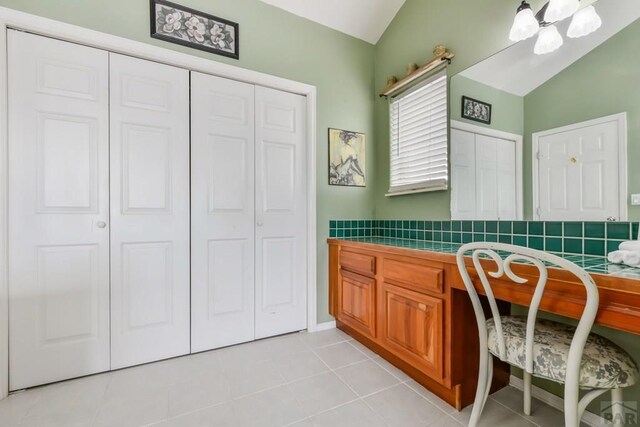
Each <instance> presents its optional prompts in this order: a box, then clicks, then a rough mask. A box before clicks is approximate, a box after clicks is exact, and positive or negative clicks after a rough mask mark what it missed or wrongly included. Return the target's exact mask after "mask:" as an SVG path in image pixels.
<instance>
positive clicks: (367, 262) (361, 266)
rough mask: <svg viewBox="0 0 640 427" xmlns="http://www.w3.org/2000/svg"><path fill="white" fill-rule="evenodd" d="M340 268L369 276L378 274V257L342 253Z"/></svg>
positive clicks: (347, 252) (343, 251)
mask: <svg viewBox="0 0 640 427" xmlns="http://www.w3.org/2000/svg"><path fill="white" fill-rule="evenodd" d="M340 267H341V268H342V269H344V270H348V271H353V272H355V273H361V274H364V275H367V276H375V274H376V257H374V256H371V255H365V254H360V253H357V252H349V251H345V250H342V251H340Z"/></svg>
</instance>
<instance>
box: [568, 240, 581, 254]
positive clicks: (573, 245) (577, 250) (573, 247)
mask: <svg viewBox="0 0 640 427" xmlns="http://www.w3.org/2000/svg"><path fill="white" fill-rule="evenodd" d="M563 252H565V253H571V254H581V253H582V239H567V238H565V239H564V249H563Z"/></svg>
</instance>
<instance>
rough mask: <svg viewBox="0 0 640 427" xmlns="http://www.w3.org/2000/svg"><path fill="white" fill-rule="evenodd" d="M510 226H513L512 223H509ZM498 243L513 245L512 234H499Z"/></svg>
mask: <svg viewBox="0 0 640 427" xmlns="http://www.w3.org/2000/svg"><path fill="white" fill-rule="evenodd" d="M509 225H511V223H509ZM498 242H500V243H506V244H508V245H510V244H512V243H513V240H512V236H511V234H499V235H498Z"/></svg>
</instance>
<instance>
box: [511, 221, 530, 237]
mask: <svg viewBox="0 0 640 427" xmlns="http://www.w3.org/2000/svg"><path fill="white" fill-rule="evenodd" d="M513 234H527V223H526V222H525V221H514V222H513Z"/></svg>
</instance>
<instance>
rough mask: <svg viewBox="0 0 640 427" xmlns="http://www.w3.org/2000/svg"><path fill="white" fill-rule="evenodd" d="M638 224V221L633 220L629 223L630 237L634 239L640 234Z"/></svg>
mask: <svg viewBox="0 0 640 427" xmlns="http://www.w3.org/2000/svg"><path fill="white" fill-rule="evenodd" d="M639 226H640V224H639V223H637V222H634V223H632V224H631V239H632V240H636V239H640V235H638V227H639Z"/></svg>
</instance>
